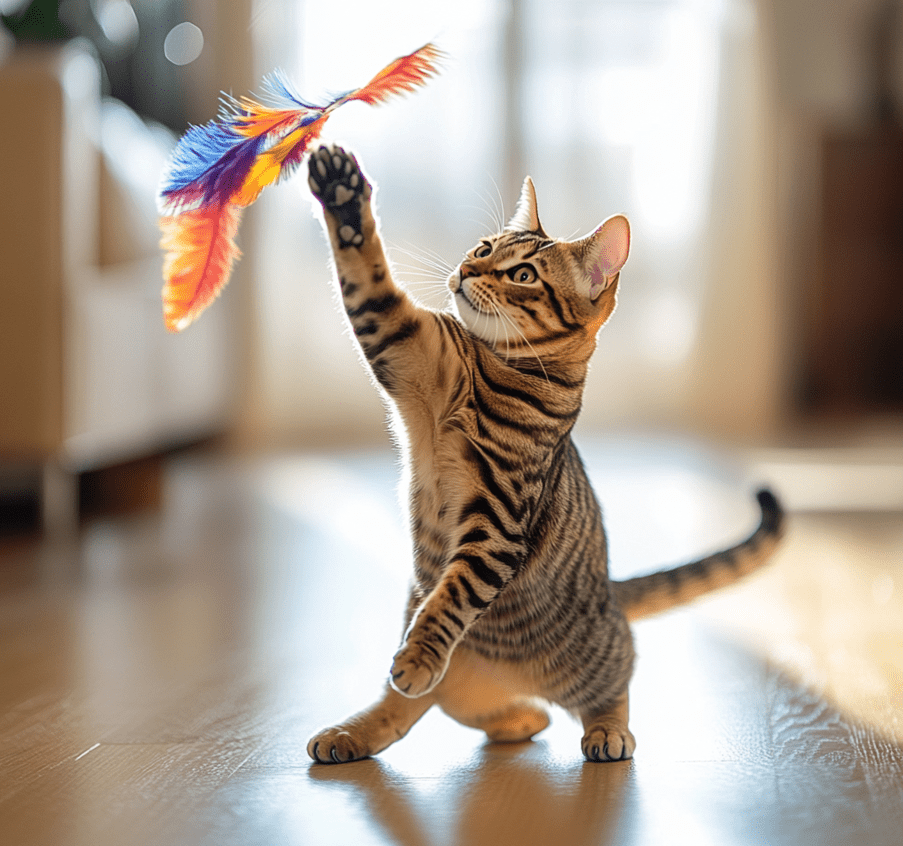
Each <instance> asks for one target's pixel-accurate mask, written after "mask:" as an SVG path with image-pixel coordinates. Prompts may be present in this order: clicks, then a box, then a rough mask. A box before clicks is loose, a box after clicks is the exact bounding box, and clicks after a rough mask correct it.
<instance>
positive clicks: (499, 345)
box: [448, 176, 630, 359]
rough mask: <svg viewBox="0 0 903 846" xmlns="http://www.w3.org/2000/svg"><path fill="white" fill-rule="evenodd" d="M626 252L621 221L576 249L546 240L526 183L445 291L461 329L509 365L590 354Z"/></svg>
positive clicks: (616, 218)
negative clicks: (504, 221) (500, 224)
mask: <svg viewBox="0 0 903 846" xmlns="http://www.w3.org/2000/svg"><path fill="white" fill-rule="evenodd" d="M629 249H630V225H629V224H628V222H627V218H626V217H624V216H623V215H615V216H614V217H610V218H608V220H606V221H605V222H604V223H603V224H602V225H601V226H599V227H598V228H597V229H596V230H595V231H594V232H592V233H591V234H590V235H588V236H586V237H585V238H581V239H579V240H576V241H562V240H558V239H554V238H549V236H548V235H546V233H545V232H544V231H543V228H542V225H541V224H540V222H539V214H538V212H537V208H536V191H535V189H534V187H533V181H532V180H531V179H530V177H529V176H528V177H527V178H526V179H525V180H524V185H523V189H522V190H521V195H520V200H519V202H518V204H517V210H516V211H515V213H514V216H513V217H512V218H511V220H510V222H509V223H508V225H507V226H506V227H505V229H504V231H502V232H500V233H499V234H497V235H492V236H490V237H487V238H484V239H482V240H481V241H480V243H479V244H477V245H476V246H475V247H474V248H473V249H472V250H470V251H469V252H468V253H467V255H466V256H465V258H464V261H462V262H461V264H460V265H459V266H458V267H457V268H456V269H455V271H454V272H453V273H452V274H451V276H450V277H449V280H448V284H449V288H450V289H451V291H452V293H453V294H454V302H455V308H456V310H457V313H458V317H459V318H460V319H461V322H462V323H463V324H464V325H465V326H466V327H467V328H468V329H469V330H470V331H471V332H473V334H474V335H476V336H477V337H479V338H481V339H482V340H484V341H486V342H487V343H488V344H490V345H491V346H492V347H494V348H495V349H496V350H497V351H498V352H499V353H500V354H502V355H504V356H505V357H506V358H518V357H531V358H532V357H539V358H541V359H542V358H546V357H547V356H550V355H551V356H555V355H556V353H558V352H565V351H573V352H577V350H579V349H589V351H591V350H592V348H593V347H594V346H595V337H596V333H597V332H598V331H599V329H600V328H601V327H602V325H603V324H604V323H605V321H606V320H608V318H609V317H610V316H611V313H612V312H613V311H614V307H615V300H616V296H617V289H618V277H619V274H620V271H621V268H622V267H623V266H624V262H625V261H626V260H627V254H628V252H629Z"/></svg>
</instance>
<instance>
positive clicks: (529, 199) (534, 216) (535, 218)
mask: <svg viewBox="0 0 903 846" xmlns="http://www.w3.org/2000/svg"><path fill="white" fill-rule="evenodd" d="M505 230H506V231H508V232H535V233H536V234H537V235H539V236H540V237H542V238H548V237H549V236H548V235H546V233H545V232H543V229H542V224H541V223H540V222H539V211H538V210H537V207H536V188H535V187H534V186H533V180H532V179H530V177H529V176H528V177H527V178H526V179H524V184H523V186H522V187H521V189H520V199H519V200H518V201H517V208H516V209H515V210H514V215H513V216H512V218H511V220H509V221H508V225H507V226H506V227H505Z"/></svg>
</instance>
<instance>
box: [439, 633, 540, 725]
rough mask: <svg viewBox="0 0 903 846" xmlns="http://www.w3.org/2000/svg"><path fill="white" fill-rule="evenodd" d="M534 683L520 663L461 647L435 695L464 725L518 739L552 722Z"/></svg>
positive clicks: (452, 659)
mask: <svg viewBox="0 0 903 846" xmlns="http://www.w3.org/2000/svg"><path fill="white" fill-rule="evenodd" d="M530 687H531V685H530V684H529V682H528V681H527V680H526V679H524V678H522V677H521V676H520V674H519V673H518V670H517V668H516V667H512V666H510V665H503V664H499V663H494V662H491V661H488V660H486V659H484V658H481V657H480V656H478V655H476V654H474V653H472V652H470V651H469V650H466V649H461V648H459V649H457V650H456V651H455V652H454V653H453V654H452V657H451V662H450V665H449V668H448V672H447V673H446V675H445V677H444V678H443V679H442V681H441V682H440V683H439V686H438V687H437V688H436V689H435V695H436V702H437V704H438V705H439V707H440V708H442V710H443V711H445V713H446V714H448V715H449V716H450V717H452V719H455V720H457V721H458V722H459V723H461V724H462V725H465V726H469V727H471V728H477V729H482V730H483V731H485V732H486V736H487V737H488V738H489V739H490V740H493V741H498V742H503V743H517V742H520V741H524V740H529V739H530V738H531V737H533V736H534V735H536V734H539V732H541V731H542V730H543V729H544V728H546V727H547V726H548V725H549V715H548V713H547V712H546V709H545V708H544V707H543V703H542V700H540V699H537V698H536V697H535V696H532V695H531V694H530Z"/></svg>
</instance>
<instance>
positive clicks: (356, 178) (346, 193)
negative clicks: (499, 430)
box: [308, 144, 372, 249]
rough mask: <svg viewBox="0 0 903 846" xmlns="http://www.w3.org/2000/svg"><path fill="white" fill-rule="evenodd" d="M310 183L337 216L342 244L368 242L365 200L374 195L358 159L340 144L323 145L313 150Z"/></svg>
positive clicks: (326, 205) (323, 202)
mask: <svg viewBox="0 0 903 846" xmlns="http://www.w3.org/2000/svg"><path fill="white" fill-rule="evenodd" d="M308 169H309V171H310V176H309V177H308V184H309V185H310V190H311V191H312V192H313V195H314V196H315V197H316V198H317V199H318V200H319V201H320V203H321V205H322V206H323V208H324V210H326V211H327V212H329V213H330V214H331V215H332V216H333V217H334V218H335V220H336V224H337V226H336V230H335V231H336V234H337V236H338V240H339V247H340V248H341V249H346V248H348V247H360V246H361V245H362V244H363V243H364V234H363V224H362V218H361V204H362V203H365V202H367V201H368V200H369V199H370V195H371V193H372V188H371V187H370V183H369V182H368V181H367V179H366V177H365V176H364V174H363V173H362V172H361V168H360V165H359V164H358V163H357V159H355V157H354V156H353V155H352V154H351V153H349V152H346V151H345V150H344V149H342V148H341V147H339V146H338V145H337V144H334V145H331V146H326V145H323V146H321V147H320V148H319V149H318V150H315V151H314V152H312V153H311V154H310V159H309V160H308Z"/></svg>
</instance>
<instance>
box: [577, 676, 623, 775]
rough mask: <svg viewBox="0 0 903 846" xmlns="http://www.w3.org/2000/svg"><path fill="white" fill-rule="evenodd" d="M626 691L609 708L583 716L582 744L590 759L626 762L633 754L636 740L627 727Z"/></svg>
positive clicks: (587, 757)
mask: <svg viewBox="0 0 903 846" xmlns="http://www.w3.org/2000/svg"><path fill="white" fill-rule="evenodd" d="M628 712H629V708H628V699H627V691H626V690H625V691H624V695H623V696H621V697H619V698H618V699H617V700H616V701H615V702H614V704H612V705H611V706H609V707H608V708H606V709H604V710H602V711H598V712H591V713H588V714H584V715H581V716H582V720H583V729H584V734H583V740H582V741H581V743H580V747H581V749H582V750H583V755H584V757H585V758H586V760H587V761H624V760H626V759H627V758H632V757H633V751H634V749H636V740H635V739H634V737H633V735H632V734H631V733H630V729H629V728H627V718H628Z"/></svg>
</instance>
